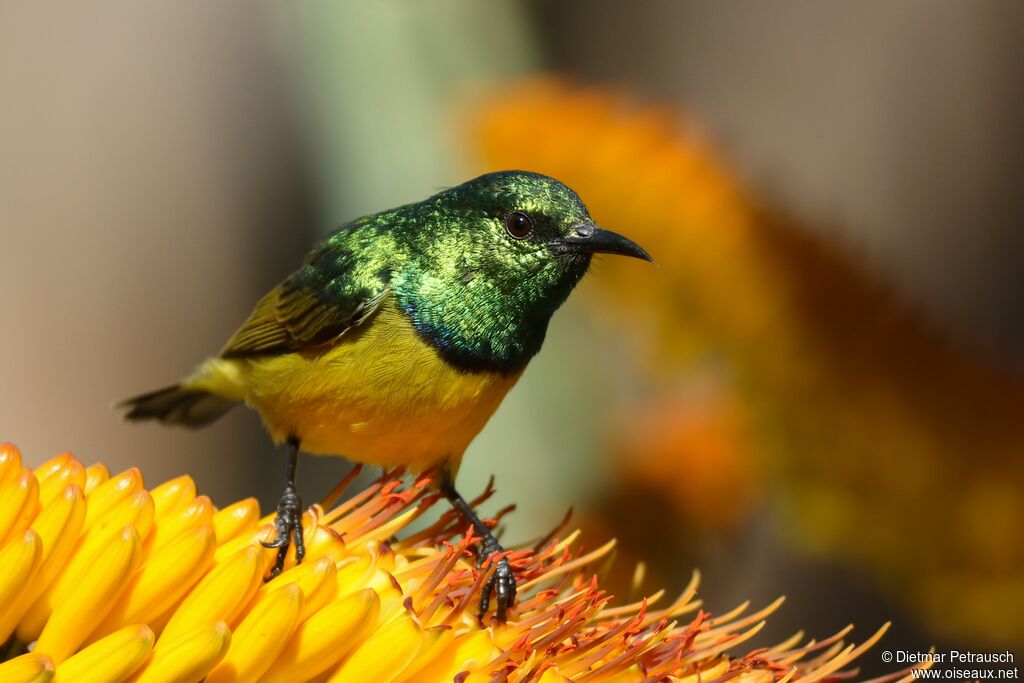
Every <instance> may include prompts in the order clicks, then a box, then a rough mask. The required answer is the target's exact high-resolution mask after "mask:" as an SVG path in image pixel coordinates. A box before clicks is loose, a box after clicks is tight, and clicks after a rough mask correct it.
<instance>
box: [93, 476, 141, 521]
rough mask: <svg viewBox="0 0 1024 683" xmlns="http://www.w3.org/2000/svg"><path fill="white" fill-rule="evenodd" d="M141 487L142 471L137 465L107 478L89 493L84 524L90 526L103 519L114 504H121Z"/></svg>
mask: <svg viewBox="0 0 1024 683" xmlns="http://www.w3.org/2000/svg"><path fill="white" fill-rule="evenodd" d="M140 489H142V473H141V472H139V470H138V468H137V467H132V468H131V469H128V470H125V471H124V472H122V473H121V474H119V475H117V476H116V477H113V478H112V479H107V480H106V481H105V482H103V483H102V484H100V485H99V486H97V487H96V488H95V489H94V490H93V492H92V493H90V494H88V495H89V509H88V512H87V513H86V515H85V526H86V527H91V526H92V525H93V524H95V523H96V521H97V520H100V519H103V517H104V516H106V515H107V514H108V513H109V512H110V511H111V510H113V509H114V508H115V507H116V506H118V505H121V504H122V503H123V502H124V501H125V500H126V499H127V498H128V497H129V496H130V495H132V494H133V493H135V492H136V491H139V490H140Z"/></svg>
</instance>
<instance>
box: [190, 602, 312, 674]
mask: <svg viewBox="0 0 1024 683" xmlns="http://www.w3.org/2000/svg"><path fill="white" fill-rule="evenodd" d="M301 608H302V590H301V589H300V588H299V587H298V586H296V585H295V584H291V585H290V586H286V587H284V588H282V589H280V590H276V591H273V592H272V593H271V594H270V595H269V596H267V599H266V600H264V601H262V602H261V603H260V604H259V605H257V606H256V607H255V608H254V609H253V610H252V612H250V613H249V615H248V616H247V617H246V618H245V619H243V620H242V623H240V624H239V625H238V628H237V629H235V632H234V634H233V635H232V638H231V647H230V648H229V649H228V653H227V654H226V655H225V656H224V659H222V660H221V661H220V663H219V664H218V665H217V666H216V667H214V669H213V671H211V672H210V675H209V676H207V677H206V681H207V683H228V682H229V681H255V680H257V679H258V678H259V677H260V676H262V675H263V673H264V672H265V671H266V670H267V669H269V668H270V665H271V664H272V663H273V661H274V659H275V658H276V657H277V655H278V654H280V653H281V650H283V649H284V646H285V645H286V644H287V643H288V641H289V640H290V639H291V637H292V634H293V633H294V632H295V627H296V626H297V625H298V623H299V610H300V609H301Z"/></svg>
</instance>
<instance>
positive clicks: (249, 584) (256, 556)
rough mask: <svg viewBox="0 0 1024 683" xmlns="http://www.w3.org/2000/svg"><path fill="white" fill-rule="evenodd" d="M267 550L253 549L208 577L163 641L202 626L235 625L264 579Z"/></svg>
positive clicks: (173, 620)
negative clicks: (221, 622) (218, 623)
mask: <svg viewBox="0 0 1024 683" xmlns="http://www.w3.org/2000/svg"><path fill="white" fill-rule="evenodd" d="M263 566H264V559H263V551H262V548H260V547H258V546H252V545H251V546H249V547H247V548H243V549H242V550H240V551H238V552H237V553H235V555H234V556H232V557H231V558H229V559H228V560H226V561H225V562H224V564H222V565H220V566H218V567H216V568H215V569H214V570H213V571H211V572H210V573H209V574H207V575H206V576H205V577H204V578H203V580H202V581H200V582H199V585H198V586H196V587H195V589H194V590H192V591H191V592H190V593H189V594H188V597H186V598H185V599H184V600H183V601H182V603H181V604H180V605H179V606H178V609H177V610H175V612H174V614H173V615H172V616H171V618H170V621H168V622H167V626H166V627H165V628H164V631H163V634H162V635H161V639H164V638H170V639H171V640H173V639H175V638H177V637H180V636H182V635H183V634H185V633H187V632H188V631H189V629H191V628H194V627H196V626H199V625H209V624H212V623H214V622H217V621H223V622H225V623H227V624H232V623H234V622H235V618H236V617H237V616H238V615H239V614H241V613H242V610H243V609H245V606H246V604H248V602H249V600H251V599H252V596H253V595H254V594H255V593H256V589H257V588H259V586H260V581H261V580H262V578H263Z"/></svg>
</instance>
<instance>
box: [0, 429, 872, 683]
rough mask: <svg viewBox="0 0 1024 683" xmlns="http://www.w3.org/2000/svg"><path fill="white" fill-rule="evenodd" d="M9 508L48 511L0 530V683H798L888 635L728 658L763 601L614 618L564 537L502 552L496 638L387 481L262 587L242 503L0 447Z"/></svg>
mask: <svg viewBox="0 0 1024 683" xmlns="http://www.w3.org/2000/svg"><path fill="white" fill-rule="evenodd" d="M39 478H42V479H44V480H45V481H39V480H38V479H39ZM352 479H353V477H348V478H346V482H351V481H352ZM49 481H58V482H60V483H61V485H62V487H63V488H60V489H59V490H56V492H54V488H53V485H51V484H48V483H46V482H49ZM23 491H29V492H38V491H45V492H46V495H45V496H39V494H38V493H36V495H37V498H35V499H33V493H28V494H25V495H23V496H22V497H21V499H20V500H21V502H19V503H17V506H18V510H19V512H18V513H17V514H8V515H7V517H5V519H6V520H8V521H7V523H8V525H9V528H0V534H3V536H4V537H5V538H7V540H6V541H5V542H4V544H3V545H0V614H3V615H4V619H5V620H6V621H5V622H4V626H5V628H6V629H7V631H6V632H5V635H4V639H5V640H7V643H6V645H5V647H4V649H3V650H2V652H4V653H5V655H4V656H6V657H7V658H8V659H7V661H4V662H2V663H0V680H2V681H5V682H6V681H12V682H15V683H17V682H22V681H25V682H27V681H48V680H56V681H58V682H64V681H75V682H76V683H77V682H79V681H86V682H87V683H93V682H95V683H101V682H102V683H117V682H119V681H133V682H134V683H184V682H187V681H199V680H206V681H209V682H210V683H215V682H218V681H266V682H270V683H273V682H283V681H297V682H300V683H301V682H302V681H332V682H337V681H360V682H361V681H382V682H390V683H406V682H413V681H416V682H420V681H424V682H426V683H430V682H432V681H451V680H453V679H455V680H459V681H464V682H475V681H489V680H492V679H494V678H496V677H497V678H501V679H502V680H508V681H514V682H515V681H543V682H545V683H559V682H561V681H569V680H585V681H592V682H600V681H616V682H618V681H643V680H662V679H664V680H673V681H677V680H684V681H694V682H695V683H696V681H698V680H710V679H713V678H720V677H724V676H728V677H738V678H739V679H740V680H742V681H744V682H749V683H762V682H763V683H767V682H769V681H788V680H795V679H802V680H806V681H815V680H818V679H821V678H823V677H826V676H833V675H835V674H836V673H837V672H841V670H842V669H844V668H846V667H847V666H848V665H849V664H850V662H851V661H852V660H853V659H855V658H856V657H857V656H859V655H860V654H862V653H863V652H864V650H866V649H867V648H869V647H871V646H872V645H873V644H874V643H875V642H876V641H877V640H878V639H879V638H880V637H881V636H882V634H883V633H884V632H885V630H886V628H887V626H883V627H882V628H880V629H879V630H878V631H876V632H875V633H874V634H873V635H871V636H870V637H868V638H867V639H866V640H865V641H864V642H863V643H861V644H860V645H858V646H855V645H852V644H850V645H843V644H842V638H843V637H845V636H846V634H847V632H848V630H847V631H844V632H843V633H841V634H838V635H836V636H833V637H832V638H827V639H825V640H822V641H820V642H815V641H809V642H807V643H803V638H802V636H800V635H797V636H794V637H793V638H790V639H789V640H787V641H786V642H785V643H782V644H780V645H778V646H776V647H773V648H768V649H765V648H760V649H756V650H751V651H749V652H745V651H743V649H742V648H743V647H744V641H746V640H747V639H749V638H751V637H753V636H754V635H755V634H756V633H757V632H758V631H759V630H760V628H761V626H762V625H763V623H764V619H765V618H766V617H767V616H768V615H769V614H770V613H771V612H773V611H774V610H775V609H777V608H778V606H779V604H780V603H781V600H779V601H776V602H775V603H773V604H772V605H769V606H767V607H766V608H764V609H762V610H759V611H756V612H753V613H750V614H747V613H746V605H742V606H741V607H739V608H737V609H734V610H732V611H729V612H725V613H722V614H718V615H715V614H711V613H709V612H707V611H704V610H703V609H702V607H701V603H700V602H699V601H698V600H696V598H695V595H696V589H697V583H698V577H697V575H696V574H695V575H694V577H693V579H692V581H691V582H690V585H689V586H687V587H686V588H685V589H684V590H683V592H682V593H681V594H680V596H679V597H678V598H677V599H676V600H674V601H672V602H671V603H670V604H667V605H663V606H661V607H660V608H659V605H658V603H659V602H660V601H661V598H662V597H663V596H664V592H659V593H656V594H655V595H652V596H651V597H650V598H649V599H645V600H642V601H640V602H637V603H634V604H628V605H618V606H613V605H612V598H611V596H610V595H608V594H607V593H605V592H604V591H603V590H601V588H600V584H599V581H598V577H597V576H594V575H593V574H592V570H591V569H590V568H591V567H593V566H594V565H595V564H596V563H599V562H600V561H602V560H604V559H605V558H606V557H607V555H608V554H609V552H610V551H611V550H612V547H613V545H614V544H613V543H606V544H605V545H603V546H601V547H599V548H597V549H596V550H593V551H591V552H589V553H585V554H581V553H579V552H578V551H576V550H575V548H576V547H577V539H578V537H579V533H578V532H573V533H570V534H568V535H567V536H565V537H564V538H555V537H554V536H552V537H551V538H549V539H546V540H544V541H543V542H541V543H539V544H538V545H537V546H536V547H523V548H518V549H514V550H512V551H511V552H510V555H509V559H510V561H511V562H512V564H513V565H514V567H515V569H516V571H517V575H518V576H519V577H520V579H521V583H520V595H521V599H520V602H519V603H518V604H517V605H516V606H515V607H514V608H513V609H512V610H511V613H510V615H509V619H508V621H507V622H506V623H495V621H494V620H493V619H491V618H487V619H484V620H481V619H480V618H479V617H478V616H477V615H476V614H475V609H476V604H477V601H478V600H479V594H480V590H481V587H482V586H483V584H484V583H485V581H486V580H487V578H488V577H489V576H490V573H491V571H492V567H491V565H490V563H485V564H484V565H483V566H481V567H478V566H477V565H476V562H475V561H474V556H473V553H472V551H471V548H472V547H473V545H474V543H475V541H476V540H477V539H475V538H474V537H473V536H471V535H470V536H466V535H464V533H465V531H466V529H465V527H464V525H463V524H462V523H461V521H460V520H459V519H458V518H457V516H456V515H455V514H454V513H453V512H451V511H448V512H446V513H444V514H443V515H442V516H441V517H440V518H439V519H438V520H437V521H436V522H434V523H433V524H432V525H430V526H428V527H427V528H425V529H420V530H418V531H409V530H408V529H407V527H408V525H409V524H410V523H411V522H412V521H413V520H415V519H417V518H418V517H420V516H421V515H422V514H423V513H424V512H425V511H427V510H428V509H429V508H430V507H431V506H433V505H434V504H435V503H436V502H437V500H438V494H437V493H436V492H435V490H434V488H433V487H432V486H431V479H430V476H429V475H422V476H420V477H418V478H416V479H414V480H413V481H411V482H403V481H402V479H401V478H400V477H399V476H398V475H397V474H396V473H389V474H385V475H384V476H383V477H381V478H380V479H379V480H378V481H376V482H374V483H372V484H371V485H370V486H369V487H367V488H366V489H365V490H363V491H361V492H359V493H358V494H356V495H355V496H354V497H352V498H350V499H349V500H347V501H346V502H343V503H341V504H338V505H330V504H325V505H314V506H313V507H312V508H311V509H310V510H309V511H308V512H307V513H306V516H305V519H304V523H305V526H306V527H307V529H308V532H307V538H308V539H310V542H308V543H307V549H308V550H307V557H306V561H305V563H304V564H301V565H296V564H295V563H294V560H290V562H289V564H288V565H287V567H286V570H285V571H284V572H282V573H281V574H280V575H279V576H278V577H276V578H275V579H273V580H272V581H269V582H267V583H264V580H263V577H264V576H265V575H266V573H267V571H268V568H269V566H270V564H271V562H272V561H273V557H274V551H270V550H267V549H266V548H263V547H262V546H261V545H260V543H259V541H260V540H261V539H266V538H269V537H270V535H271V534H272V533H273V527H272V524H271V521H272V518H271V517H270V516H267V517H265V518H262V519H261V518H260V511H259V509H258V506H257V505H256V503H255V501H253V500H252V499H246V500H244V501H241V502H239V503H235V504H234V505H230V506H228V507H225V508H223V509H222V510H215V509H214V508H213V506H212V504H211V503H210V502H209V499H208V498H206V497H204V496H201V495H198V494H197V492H196V488H195V484H194V482H192V480H191V479H190V478H187V477H182V478H179V479H175V480H172V481H171V482H167V483H165V484H163V485H161V486H158V487H156V488H155V489H153V490H152V491H149V490H147V489H146V488H145V487H144V483H143V479H142V475H141V473H140V472H139V471H138V470H135V469H132V470H128V471H126V472H123V473H120V474H116V475H114V476H110V475H109V473H107V472H106V468H103V467H97V466H90V467H88V468H86V467H83V466H82V464H81V463H78V462H77V461H76V460H74V458H72V457H71V456H68V455H66V454H62V455H61V456H58V457H57V458H55V459H53V460H51V461H48V462H47V463H46V464H45V465H44V466H43V467H41V468H38V469H37V470H36V471H35V472H32V471H29V470H27V469H26V468H24V466H23V465H22V463H21V456H20V454H19V453H18V452H17V449H15V448H14V447H13V446H10V445H4V446H2V447H0V501H7V500H11V499H12V498H13V497H14V496H15V494H17V493H18V492H23ZM31 500H36V504H35V505H32V504H30V503H29V502H27V501H31ZM90 508H92V513H91V514H90ZM97 508H98V509H97ZM25 510H34V511H35V513H34V514H33V515H32V516H30V517H29V518H28V520H27V521H28V526H27V527H26V526H25V523H24V522H23V521H22V520H23V517H24V511H25ZM12 529H15V530H18V532H17V533H10V532H11V530H12ZM221 534H222V535H221ZM51 565H55V566H51ZM26 591H27V592H26ZM26 595H27V596H28V598H23V597H22V596H26ZM26 602H27V603H31V604H26ZM8 615H14V616H13V617H9V616H8ZM12 633H14V634H16V635H14V636H12V635H11V634H12ZM22 636H26V637H22ZM26 650H31V651H28V652H26Z"/></svg>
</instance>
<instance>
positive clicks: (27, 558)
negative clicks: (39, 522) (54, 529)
mask: <svg viewBox="0 0 1024 683" xmlns="http://www.w3.org/2000/svg"><path fill="white" fill-rule="evenodd" d="M42 554H43V544H42V541H41V540H40V539H39V535H38V534H36V532H35V531H33V530H32V529H29V530H28V531H26V532H24V533H23V534H22V535H21V537H20V538H16V539H14V540H12V541H11V542H10V543H8V544H7V545H6V546H4V547H3V548H0V606H2V607H3V610H2V612H3V614H2V616H0V626H3V627H5V628H4V631H3V632H0V642H3V641H6V640H7V636H9V635H11V631H12V630H14V623H11V622H13V619H9V618H8V616H7V611H8V605H10V604H11V603H12V602H15V601H16V599H17V597H18V595H19V594H20V593H21V592H22V591H24V590H25V583H26V581H28V580H29V579H30V578H31V576H32V574H33V573H34V572H35V570H36V567H38V566H39V561H40V559H41V558H42Z"/></svg>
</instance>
